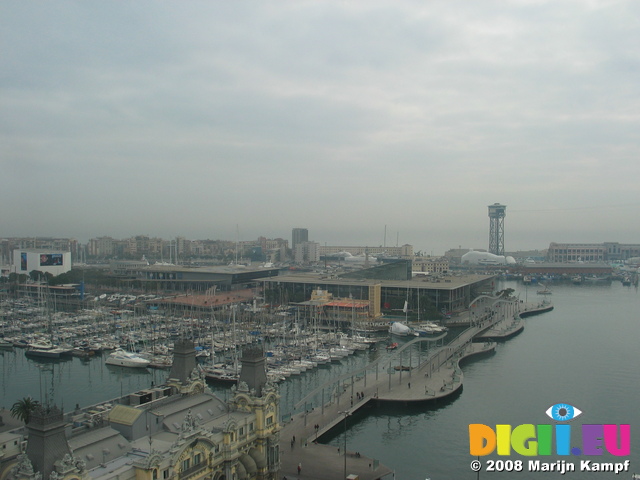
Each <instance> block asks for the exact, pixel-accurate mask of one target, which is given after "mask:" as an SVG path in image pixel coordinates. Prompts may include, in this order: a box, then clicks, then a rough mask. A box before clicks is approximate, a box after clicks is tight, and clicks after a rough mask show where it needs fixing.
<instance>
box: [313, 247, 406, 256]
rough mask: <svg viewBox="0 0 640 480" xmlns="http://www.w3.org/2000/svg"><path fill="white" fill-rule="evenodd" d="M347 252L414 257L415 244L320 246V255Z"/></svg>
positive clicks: (352, 253) (335, 254) (334, 254)
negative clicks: (395, 245)
mask: <svg viewBox="0 0 640 480" xmlns="http://www.w3.org/2000/svg"><path fill="white" fill-rule="evenodd" d="M343 252H347V253H350V254H351V255H365V254H369V255H371V256H373V257H385V256H386V257H398V258H413V255H414V254H413V245H408V244H405V245H402V246H400V247H383V246H380V247H363V246H327V245H324V246H320V256H327V257H335V256H338V255H339V254H340V253H343Z"/></svg>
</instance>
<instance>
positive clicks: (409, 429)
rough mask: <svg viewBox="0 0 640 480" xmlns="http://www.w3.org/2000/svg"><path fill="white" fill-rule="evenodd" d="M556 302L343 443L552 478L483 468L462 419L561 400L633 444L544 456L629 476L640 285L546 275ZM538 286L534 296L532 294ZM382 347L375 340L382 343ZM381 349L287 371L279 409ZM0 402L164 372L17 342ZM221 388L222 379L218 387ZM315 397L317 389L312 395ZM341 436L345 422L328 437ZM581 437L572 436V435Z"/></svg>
mask: <svg viewBox="0 0 640 480" xmlns="http://www.w3.org/2000/svg"><path fill="white" fill-rule="evenodd" d="M507 287H509V288H514V289H515V290H516V294H519V295H520V298H521V299H522V300H525V298H526V299H527V300H528V301H535V300H537V299H541V297H540V296H538V297H537V295H536V290H537V289H538V287H536V286H535V285H532V286H529V287H525V286H524V285H522V284H521V283H516V282H515V281H513V282H512V281H508V282H503V283H502V284H501V285H499V286H498V288H500V289H502V288H507ZM549 287H550V289H551V290H552V292H553V294H552V295H551V297H550V298H549V300H551V301H552V302H553V304H554V306H555V309H554V310H553V311H552V312H549V313H545V314H542V315H538V316H534V317H530V318H528V319H527V320H526V326H525V329H524V331H523V332H522V333H521V334H520V335H518V336H517V337H515V338H513V339H511V340H508V341H507V342H504V343H501V344H499V345H498V348H497V350H496V353H495V354H494V355H492V356H490V357H485V358H482V359H480V360H478V361H476V362H474V363H470V364H468V365H465V366H464V367H463V371H464V388H463V391H462V392H461V394H460V395H458V396H456V397H455V398H453V399H451V400H449V401H447V402H444V403H442V404H439V405H418V406H411V407H409V406H404V405H398V406H394V407H384V408H382V407H380V408H371V409H367V410H366V411H363V412H360V413H358V414H357V415H354V416H353V417H351V418H350V419H349V429H348V432H347V439H346V440H347V444H348V449H349V450H350V451H359V452H361V453H362V454H363V455H367V456H370V457H373V458H376V459H378V460H380V461H381V462H382V463H384V464H386V465H388V466H389V467H390V468H392V469H394V470H395V478H396V479H407V480H414V479H425V478H430V479H431V480H436V479H454V478H455V479H464V478H468V479H474V478H494V477H496V478H522V479H525V478H544V479H546V478H559V476H560V474H559V473H558V472H551V473H543V472H530V471H529V467H528V459H527V458H525V457H521V456H519V455H517V454H515V453H514V454H513V455H511V456H505V457H499V456H497V455H495V454H492V455H489V456H487V457H481V458H480V460H481V462H482V464H483V466H484V467H485V468H484V469H483V470H482V471H481V472H479V474H478V473H476V472H473V471H472V470H471V468H470V463H471V461H472V460H474V459H476V458H475V457H471V456H470V454H469V434H468V426H469V424H474V423H481V424H486V425H489V426H495V425H497V424H509V425H512V426H514V427H515V426H517V425H520V424H534V425H538V424H553V423H554V421H553V420H551V419H550V418H549V417H547V415H546V414H545V411H546V410H547V409H548V408H549V407H550V406H551V405H554V404H557V403H567V404H571V405H573V406H575V407H577V408H579V409H580V410H581V411H582V412H583V413H582V415H581V416H580V417H579V418H576V420H574V421H572V422H570V424H571V425H572V428H573V432H572V442H578V443H579V442H580V440H581V434H580V428H581V427H580V426H581V425H582V424H630V425H631V454H630V455H629V456H627V457H614V456H612V455H609V454H605V455H603V456H602V457H585V456H582V457H575V456H569V457H559V456H556V455H550V456H548V457H543V456H538V457H535V459H536V460H540V461H541V462H556V460H564V461H565V462H566V463H573V464H575V465H576V467H577V469H578V470H579V467H580V460H585V459H591V460H593V461H595V462H621V461H624V460H626V459H629V460H630V461H631V465H630V469H629V471H628V472H623V473H621V474H620V475H618V476H616V475H614V474H613V473H595V472H588V473H586V472H580V471H577V472H575V473H572V472H567V473H566V474H565V475H563V477H564V478H590V479H596V478H631V474H632V473H634V472H638V473H640V449H638V447H636V445H637V444H638V443H637V439H638V432H637V431H636V430H637V428H640V427H639V426H640V413H639V412H638V409H637V408H636V401H637V399H638V397H639V396H640V372H638V369H637V367H638V364H639V363H640V348H638V339H639V338H640V336H639V333H640V318H638V306H640V296H639V294H638V291H637V290H636V289H635V288H634V287H624V286H622V285H621V284H620V283H619V282H613V283H611V284H604V285H580V286H577V285H571V284H559V285H553V284H551V285H549ZM536 297H537V298H536ZM379 347H381V345H379ZM384 354H385V352H384V349H383V348H378V349H377V350H376V351H365V352H359V353H357V354H356V355H352V356H350V357H347V358H346V359H344V360H342V361H341V362H340V363H332V364H331V365H330V366H323V367H319V368H316V369H315V370H313V371H308V372H306V373H303V374H301V375H298V376H295V377H294V376H292V377H289V379H288V380H287V381H286V382H284V383H283V384H281V387H280V388H281V394H282V413H283V415H285V416H286V415H288V414H289V413H295V412H294V410H293V405H294V404H295V403H297V402H298V401H299V400H300V399H301V398H303V396H304V395H305V394H306V392H308V391H309V390H311V389H313V388H315V387H316V386H318V385H319V384H322V383H323V382H325V381H327V380H328V379H330V378H332V377H335V376H338V375H340V374H344V373H347V372H348V371H349V370H350V369H354V368H358V367H361V366H363V365H365V364H366V363H368V362H370V361H372V360H373V359H375V358H377V356H378V355H384ZM0 362H1V367H0V373H1V374H2V379H1V380H0V406H2V407H5V408H9V407H10V406H11V404H12V403H13V402H14V401H16V400H17V399H19V398H22V397H25V396H28V395H30V396H32V397H33V398H36V399H42V400H44V399H54V401H55V402H56V403H58V404H61V405H63V406H64V408H65V410H70V409H72V408H73V407H74V406H75V405H76V404H79V405H80V406H87V405H91V404H93V403H97V402H100V401H104V400H107V399H110V398H114V397H117V396H120V395H121V394H122V393H128V392H134V391H137V390H140V389H143V388H148V387H149V386H151V384H152V382H153V383H154V384H159V383H162V381H164V379H165V378H166V375H167V372H166V371H162V370H152V369H148V370H147V369H142V370H135V369H123V368H118V367H108V366H106V365H104V357H102V358H101V357H97V358H94V359H91V360H88V361H83V360H81V359H79V358H73V359H70V360H67V361H61V362H55V363H46V362H40V361H34V360H31V359H27V358H26V357H25V356H24V351H23V350H15V351H14V352H4V353H0ZM213 388H214V390H216V391H217V392H218V393H219V395H221V396H222V397H223V398H224V397H225V396H227V395H228V387H222V386H215V385H214V386H213ZM316 403H317V400H316ZM324 441H327V442H329V443H331V444H334V445H336V446H337V445H342V444H343V442H344V437H343V433H342V432H335V436H334V437H332V438H328V439H325V440H324ZM571 446H572V447H573V446H576V445H573V444H572V445H571ZM488 460H513V461H515V460H523V462H524V465H523V471H520V472H517V473H514V472H513V471H510V472H493V473H490V472H487V471H486V466H487V463H488Z"/></svg>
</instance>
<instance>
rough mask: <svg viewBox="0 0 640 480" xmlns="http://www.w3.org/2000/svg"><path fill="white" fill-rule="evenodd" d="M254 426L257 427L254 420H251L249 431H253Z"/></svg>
mask: <svg viewBox="0 0 640 480" xmlns="http://www.w3.org/2000/svg"><path fill="white" fill-rule="evenodd" d="M254 428H255V427H254V426H253V422H251V423H250V424H249V431H250V432H253V429H254Z"/></svg>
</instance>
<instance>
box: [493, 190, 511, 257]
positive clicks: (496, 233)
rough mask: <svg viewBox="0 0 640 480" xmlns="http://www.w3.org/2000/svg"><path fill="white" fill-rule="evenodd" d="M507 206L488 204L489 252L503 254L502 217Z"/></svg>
mask: <svg viewBox="0 0 640 480" xmlns="http://www.w3.org/2000/svg"><path fill="white" fill-rule="evenodd" d="M506 215H507V206H506V205H500V204H499V203H494V204H493V205H489V253H493V254H494V255H504V217H505V216H506Z"/></svg>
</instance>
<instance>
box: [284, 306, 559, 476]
mask: <svg viewBox="0 0 640 480" xmlns="http://www.w3.org/2000/svg"><path fill="white" fill-rule="evenodd" d="M524 307H526V312H527V313H528V314H529V315H532V314H535V313H541V312H543V311H548V310H549V309H551V308H553V307H549V305H531V304H530V305H526V306H524V305H521V306H519V307H518V310H523V309H524ZM473 320H474V321H470V322H469V323H472V326H470V327H469V328H467V329H466V330H465V331H464V332H462V333H461V334H460V335H459V336H458V337H456V338H455V339H454V340H453V341H451V342H450V343H449V344H447V345H442V346H440V347H438V348H436V349H433V350H432V351H431V352H430V353H429V355H427V356H426V357H425V358H424V360H421V361H420V362H419V364H417V365H416V366H415V367H413V366H411V367H410V370H408V371H402V370H399V371H396V370H395V369H392V368H391V367H392V364H393V362H396V363H397V365H403V363H402V355H403V352H404V351H405V350H407V349H411V348H413V347H414V346H415V345H417V344H419V343H421V342H425V341H433V339H427V338H423V337H418V338H416V339H415V340H412V341H411V342H408V343H407V344H405V345H404V346H403V347H402V348H401V349H398V350H397V351H396V352H395V353H394V355H392V356H391V355H390V356H387V357H385V358H384V359H383V361H380V360H377V361H376V362H373V363H372V364H369V365H368V366H367V367H365V368H363V369H360V370H358V371H356V372H352V373H350V374H347V375H343V376H342V377H340V378H337V379H335V380H333V381H332V382H328V383H330V384H332V385H333V387H332V388H331V386H330V385H329V384H327V385H324V386H319V387H318V388H317V389H316V390H315V391H314V392H311V393H310V394H309V395H307V397H305V398H304V399H302V400H301V401H300V402H299V403H298V404H297V405H296V407H298V408H300V407H304V408H303V412H302V413H298V414H295V415H293V416H292V417H291V418H290V419H288V420H287V421H286V422H283V426H282V430H281V432H280V452H281V475H283V476H285V477H286V478H287V479H298V478H299V479H310V480H316V479H317V480H326V479H333V478H335V479H342V478H344V476H343V475H344V471H345V462H346V472H347V475H349V474H356V475H358V476H359V478H360V480H375V479H379V478H383V477H386V476H389V477H387V478H390V476H391V474H392V473H393V472H392V470H390V469H389V468H388V467H386V466H384V465H381V464H378V462H377V461H375V460H374V459H371V458H367V457H365V456H361V455H360V456H357V455H356V452H354V451H349V450H348V451H347V452H346V456H345V452H344V451H343V450H344V449H342V451H340V452H338V449H336V448H335V447H333V446H329V445H322V444H319V443H316V442H315V440H316V439H317V438H318V437H320V436H322V435H323V434H324V433H327V432H328V431H329V430H331V429H333V428H344V427H343V425H344V422H345V420H346V417H347V416H349V415H351V414H353V413H354V412H356V411H357V410H359V409H360V408H362V407H363V406H365V405H366V404H368V403H369V402H378V403H383V402H403V403H408V402H431V401H436V400H440V399H444V398H446V397H448V396H450V395H452V394H454V393H456V392H457V391H458V390H460V389H461V388H462V383H463V379H464V375H463V372H462V370H461V368H460V361H461V360H462V359H465V358H469V357H471V356H475V355H481V354H488V353H490V352H493V351H494V349H495V346H496V344H495V343H494V342H493V341H484V342H480V343H477V342H474V339H476V340H477V339H478V338H480V337H482V338H491V339H492V340H498V339H506V338H510V337H511V336H513V335H515V334H517V333H519V332H520V331H522V328H524V322H523V320H522V319H521V318H520V316H519V315H518V312H517V311H515V313H514V310H510V309H509V308H503V309H496V310H494V311H493V314H490V313H487V314H486V315H477V316H476V317H474V319H473ZM409 358H411V356H409ZM405 365H406V362H405ZM381 366H382V368H381ZM385 367H386V368H385ZM374 369H375V372H374ZM381 370H382V371H381ZM321 390H326V397H325V394H324V393H325V392H324V391H323V395H322V401H321V404H320V405H318V406H313V407H312V406H311V403H310V402H308V399H309V398H311V397H313V396H314V395H315V396H317V395H318V393H319V391H321ZM316 426H317V427H318V428H316ZM294 438H295V441H294ZM347 448H348V445H347ZM299 464H301V466H302V470H301V474H300V476H298V472H297V467H298V465H299Z"/></svg>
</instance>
